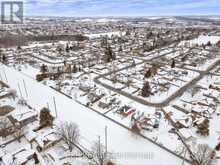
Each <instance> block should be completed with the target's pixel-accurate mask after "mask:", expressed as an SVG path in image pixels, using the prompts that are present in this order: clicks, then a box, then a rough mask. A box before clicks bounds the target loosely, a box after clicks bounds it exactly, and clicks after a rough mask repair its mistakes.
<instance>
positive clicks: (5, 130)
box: [0, 117, 11, 137]
mask: <svg viewBox="0 0 220 165" xmlns="http://www.w3.org/2000/svg"><path fill="white" fill-rule="evenodd" d="M10 127H11V122H10V121H9V120H8V118H7V117H4V118H2V119H0V136H2V137H6V136H7V135H8V134H9V133H10V132H9V130H10V129H9V128H10Z"/></svg>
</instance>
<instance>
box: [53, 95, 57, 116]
mask: <svg viewBox="0 0 220 165" xmlns="http://www.w3.org/2000/svg"><path fill="white" fill-rule="evenodd" d="M53 103H54V108H55V115H56V118H57V105H56V100H55V97H53Z"/></svg>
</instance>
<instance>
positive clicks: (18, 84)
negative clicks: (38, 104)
mask: <svg viewBox="0 0 220 165" xmlns="http://www.w3.org/2000/svg"><path fill="white" fill-rule="evenodd" d="M18 89H19V92H20V95H21V97H23V96H22V92H21V88H20V84H19V83H18Z"/></svg>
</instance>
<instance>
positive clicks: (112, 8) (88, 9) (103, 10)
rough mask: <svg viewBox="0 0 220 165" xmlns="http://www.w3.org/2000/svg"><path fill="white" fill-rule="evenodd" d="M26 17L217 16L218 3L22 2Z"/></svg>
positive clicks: (135, 0) (205, 0) (183, 0)
mask: <svg viewBox="0 0 220 165" xmlns="http://www.w3.org/2000/svg"><path fill="white" fill-rule="evenodd" d="M24 9H25V10H24V11H25V15H27V16H168V15H216V14H220V0H24Z"/></svg>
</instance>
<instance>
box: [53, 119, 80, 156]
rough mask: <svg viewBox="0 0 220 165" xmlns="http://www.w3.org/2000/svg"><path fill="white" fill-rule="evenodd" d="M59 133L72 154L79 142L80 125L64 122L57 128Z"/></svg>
mask: <svg viewBox="0 0 220 165" xmlns="http://www.w3.org/2000/svg"><path fill="white" fill-rule="evenodd" d="M57 133H58V135H59V136H60V137H61V138H62V139H63V140H64V142H65V143H66V144H67V146H68V147H69V150H70V152H72V150H73V149H74V147H75V145H76V143H78V141H79V128H78V125H77V124H75V123H73V122H63V123H61V124H60V125H59V126H58V127H57Z"/></svg>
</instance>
